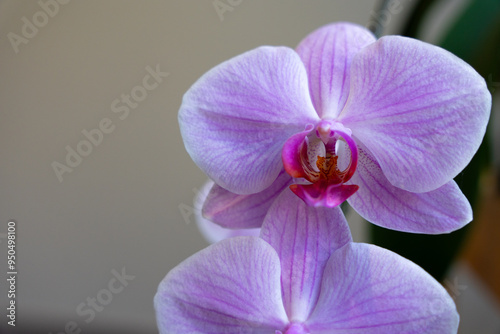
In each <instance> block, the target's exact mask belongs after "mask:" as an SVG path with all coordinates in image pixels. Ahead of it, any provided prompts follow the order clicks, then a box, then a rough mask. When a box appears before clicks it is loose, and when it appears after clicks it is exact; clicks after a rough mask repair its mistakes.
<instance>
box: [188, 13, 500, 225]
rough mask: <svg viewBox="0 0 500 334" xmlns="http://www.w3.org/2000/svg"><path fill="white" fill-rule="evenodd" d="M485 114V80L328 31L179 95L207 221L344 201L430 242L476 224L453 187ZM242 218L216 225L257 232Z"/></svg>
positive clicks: (435, 52)
mask: <svg viewBox="0 0 500 334" xmlns="http://www.w3.org/2000/svg"><path fill="white" fill-rule="evenodd" d="M490 108H491V95H490V93H489V92H488V89H487V87H486V83H485V81H484V80H483V78H481V76H480V75H479V74H478V73H476V72H475V71H474V70H473V69H472V68H471V67H470V66H469V65H468V64H466V63H465V62H463V61H462V60H460V59H459V58H457V57H456V56H454V55H452V54H451V53H449V52H447V51H445V50H443V49H441V48H439V47H436V46H433V45H430V44H427V43H424V42H421V41H418V40H415V39H410V38H405V37H401V36H385V37H382V38H380V39H379V40H376V39H375V37H374V36H373V35H372V34H371V33H370V32H369V31H368V30H367V29H365V28H363V27H361V26H358V25H355V24H350V23H336V24H331V25H327V26H325V27H322V28H320V29H318V30H316V31H314V32H313V33H311V34H310V35H309V36H307V37H306V38H305V39H304V40H303V41H302V42H301V43H300V44H299V45H298V47H297V48H296V50H292V49H290V48H288V47H269V46H266V47H259V48H257V49H254V50H251V51H248V52H246V53H244V54H242V55H239V56H237V57H235V58H233V59H230V60H228V61H226V62H224V63H222V64H220V65H218V66H216V67H215V68H213V69H212V70H210V71H209V72H207V73H206V74H205V75H203V76H202V77H201V78H200V79H199V80H198V81H197V82H196V83H195V84H194V85H193V86H192V87H191V88H190V89H189V90H188V91H187V93H186V94H185V96H184V98H183V102H182V105H181V108H180V111H179V123H180V128H181V134H182V137H183V140H184V143H185V146H186V149H187V151H188V153H189V154H190V156H191V157H192V159H193V160H194V161H195V163H196V164H197V165H198V166H199V167H200V168H201V169H202V170H203V171H204V172H205V173H206V174H207V175H208V176H209V177H210V178H211V179H212V180H214V181H215V183H216V189H215V190H214V194H213V195H209V197H208V199H207V208H205V209H204V214H205V215H206V216H207V217H208V218H210V219H214V217H212V215H213V214H214V213H221V212H223V211H224V210H225V211H228V210H229V211H231V208H230V206H228V205H227V204H228V203H230V202H235V203H239V205H240V209H241V207H242V206H243V205H248V206H249V207H255V206H259V208H260V209H259V210H262V212H261V215H265V210H264V207H265V206H266V205H267V206H269V205H271V203H272V200H274V199H275V198H276V196H277V195H278V194H279V193H280V192H281V191H280V189H281V190H282V189H284V188H286V187H289V186H290V188H291V189H292V190H293V192H294V193H295V194H296V195H297V196H299V197H300V198H301V199H302V200H303V201H304V202H306V203H307V204H309V205H311V206H325V207H335V206H337V205H339V204H340V203H342V202H343V201H345V200H347V201H348V202H349V204H350V205H351V206H352V207H353V208H354V209H355V210H356V211H358V213H359V214H360V215H361V216H363V217H364V218H365V219H367V220H369V221H371V222H372V223H375V224H377V225H380V226H383V227H387V228H390V229H395V230H400V231H406V232H416V233H429V234H436V233H445V232H450V231H453V230H456V229H458V228H461V227H462V226H464V225H465V224H467V223H468V222H470V221H471V220H472V210H471V207H470V205H469V203H468V201H467V199H466V198H465V197H464V195H463V194H462V192H461V191H460V189H459V188H458V186H457V184H456V183H455V182H454V181H453V178H454V177H455V176H456V175H457V174H458V173H459V172H460V171H461V170H462V169H463V168H464V167H465V166H466V165H467V164H468V163H469V161H470V160H471V158H472V156H473V155H474V153H475V152H476V151H477V149H478V147H479V145H480V143H481V141H482V138H483V136H484V134H485V131H486V125H487V122H488V118H489V113H490ZM292 183H293V184H292ZM225 192H226V193H225ZM252 194H253V195H255V196H254V197H253V198H252V200H251V201H247V200H246V199H248V195H252ZM231 196H232V197H233V200H229V197H231ZM221 197H223V198H224V201H223V203H218V199H219V198H221ZM242 200H244V201H243V202H245V203H247V204H245V203H241V202H240V201H242ZM267 202H269V203H268V204H266V205H264V204H263V203H267ZM261 204H262V205H261ZM240 211H241V210H240ZM219 216H220V217H225V216H227V215H225V214H220V215H219ZM244 218H245V217H242V219H240V220H230V219H222V220H221V221H219V220H217V219H214V221H216V222H217V223H219V224H220V225H222V226H224V227H229V228H241V227H247V228H249V227H259V226H258V224H260V222H262V221H261V220H246V219H244ZM256 224H257V225H256Z"/></svg>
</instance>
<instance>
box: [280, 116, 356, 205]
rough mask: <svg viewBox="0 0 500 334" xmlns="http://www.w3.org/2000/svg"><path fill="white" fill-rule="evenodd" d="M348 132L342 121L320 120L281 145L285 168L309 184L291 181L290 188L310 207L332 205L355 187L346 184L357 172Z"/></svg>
mask: <svg viewBox="0 0 500 334" xmlns="http://www.w3.org/2000/svg"><path fill="white" fill-rule="evenodd" d="M351 135H352V133H351V131H350V130H349V129H348V128H346V127H344V126H343V125H342V124H340V123H337V122H333V121H325V120H322V121H321V122H319V124H317V125H316V127H314V126H309V127H307V128H306V130H305V131H304V132H302V133H299V134H297V135H295V136H292V137H291V138H290V139H289V140H288V141H287V143H286V144H285V146H284V148H283V164H284V166H285V170H286V171H287V172H288V174H290V175H291V176H292V177H294V178H303V179H305V180H307V181H309V182H310V184H294V185H292V186H290V189H291V190H292V191H293V192H294V193H295V194H296V195H297V196H299V197H300V198H301V199H302V200H304V202H306V203H307V204H308V205H312V206H327V207H334V206H337V205H339V204H341V203H342V202H343V201H345V200H346V199H347V198H348V197H350V196H351V195H353V194H354V193H355V192H356V191H357V190H358V188H359V187H358V186H357V185H346V184H345V183H346V182H347V181H349V180H350V179H351V177H352V175H353V174H354V172H355V171H356V166H357V162H358V149H357V146H356V143H355V142H354V140H353V139H352V137H351Z"/></svg>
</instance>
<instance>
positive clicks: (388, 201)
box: [347, 145, 472, 234]
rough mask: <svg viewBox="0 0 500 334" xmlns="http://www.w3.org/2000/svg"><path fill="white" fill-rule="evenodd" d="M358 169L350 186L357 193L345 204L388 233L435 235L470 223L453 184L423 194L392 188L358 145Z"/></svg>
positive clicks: (467, 209)
mask: <svg viewBox="0 0 500 334" xmlns="http://www.w3.org/2000/svg"><path fill="white" fill-rule="evenodd" d="M358 148H359V157H360V160H359V163H358V169H357V170H356V173H354V176H353V177H352V179H351V181H350V183H353V184H356V185H358V186H359V190H358V191H357V192H356V193H355V194H354V195H353V196H352V197H350V198H349V199H348V200H347V201H348V202H349V204H350V205H351V206H352V207H353V208H354V209H355V210H356V211H357V212H358V213H359V214H360V215H361V216H362V217H363V218H365V219H366V220H368V221H370V222H372V223H374V224H376V225H379V226H382V227H386V228H390V229H392V230H397V231H403V232H413V233H425V234H439V233H449V232H452V231H455V230H458V229H460V228H462V227H463V226H464V225H466V224H467V223H469V222H470V221H472V208H471V206H470V204H469V202H468V201H467V198H466V197H465V196H464V195H463V194H462V191H461V190H460V188H459V187H458V186H457V184H456V183H455V182H454V181H450V182H448V183H446V184H445V185H444V186H441V187H440V188H438V189H436V190H433V191H430V192H426V193H412V192H408V191H406V190H403V189H400V188H397V187H395V186H393V185H392V184H391V183H390V182H389V181H388V180H387V178H386V177H385V175H384V173H383V172H382V169H381V168H380V165H379V164H378V162H377V161H376V160H375V158H374V157H373V155H372V154H371V153H370V152H369V151H368V150H367V149H366V147H365V146H364V145H359V147H358Z"/></svg>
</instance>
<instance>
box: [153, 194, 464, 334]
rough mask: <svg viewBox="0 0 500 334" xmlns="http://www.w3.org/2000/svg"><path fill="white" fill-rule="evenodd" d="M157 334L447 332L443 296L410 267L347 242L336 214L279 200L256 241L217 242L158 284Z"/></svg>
mask: <svg viewBox="0 0 500 334" xmlns="http://www.w3.org/2000/svg"><path fill="white" fill-rule="evenodd" d="M155 308H156V317H157V322H158V328H159V330H160V333H161V334H167V333H168V334H177V333H179V334H180V333H203V334H209V333H210V334H222V333H227V334H234V333H255V334H257V333H269V334H326V333H345V334H348V333H350V334H355V333H369V334H382V333H383V334H396V333H397V334H400V333H407V334H421V333H426V334H431V333H435V334H452V333H457V328H458V322H459V316H458V314H457V311H456V308H455V305H454V303H453V299H452V298H451V297H450V296H449V295H448V293H447V292H446V290H445V289H444V288H443V287H442V286H441V285H440V284H439V283H438V282H437V281H436V280H434V279H433V278H432V277H431V276H430V275H429V274H427V273H426V272H425V271H424V270H423V269H422V268H420V267H418V266H417V265H416V264H414V263H412V262H410V261H408V260H406V259H404V258H402V257H401V256H399V255H397V254H395V253H392V252H390V251H388V250H385V249H382V248H380V247H377V246H373V245H368V244H362V243H353V242H352V239H351V234H350V231H349V228H348V225H347V222H346V220H345V218H344V217H343V216H342V212H341V210H340V208H338V207H337V208H333V209H327V208H314V207H311V206H307V205H306V204H304V202H302V201H301V200H299V199H298V198H297V196H295V195H294V194H293V193H292V192H291V191H290V190H285V191H283V192H282V193H281V195H279V196H278V198H277V199H276V201H275V202H274V203H273V205H272V206H271V208H270V209H269V211H268V214H267V216H266V218H265V219H264V222H263V225H262V230H261V232H260V237H256V236H253V237H252V236H245V237H235V238H229V239H226V240H223V241H221V242H218V243H216V244H214V245H212V246H210V247H208V248H206V249H204V250H202V251H200V252H198V253H196V254H194V255H193V256H191V257H190V258H188V259H187V260H185V261H184V262H182V263H181V264H179V265H178V266H177V267H175V268H174V269H172V270H171V271H170V273H169V274H168V275H167V276H166V277H165V278H164V280H163V281H162V283H161V284H160V286H159V287H158V292H157V294H156V296H155Z"/></svg>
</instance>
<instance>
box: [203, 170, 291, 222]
mask: <svg viewBox="0 0 500 334" xmlns="http://www.w3.org/2000/svg"><path fill="white" fill-rule="evenodd" d="M290 184H292V178H291V177H290V175H288V174H287V173H286V172H285V171H284V170H282V171H281V172H280V174H279V176H278V178H277V179H276V180H274V182H273V183H272V184H271V185H270V186H269V187H267V188H266V189H264V190H263V191H261V192H258V193H255V194H251V195H238V194H235V193H232V192H230V191H228V190H226V189H224V188H222V187H221V186H218V185H216V184H215V185H213V186H212V188H211V190H210V192H209V193H208V196H207V198H206V201H205V203H204V205H203V216H204V217H206V218H208V219H210V220H211V221H213V222H215V223H217V224H219V225H220V226H222V227H226V228H230V229H248V228H259V227H261V226H262V223H263V222H264V217H265V216H266V214H267V211H268V210H269V208H270V207H271V204H273V202H274V200H275V199H276V198H277V197H278V195H279V194H280V193H281V192H282V191H283V190H284V189H286V188H287V187H288V186H289V185H290Z"/></svg>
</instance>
